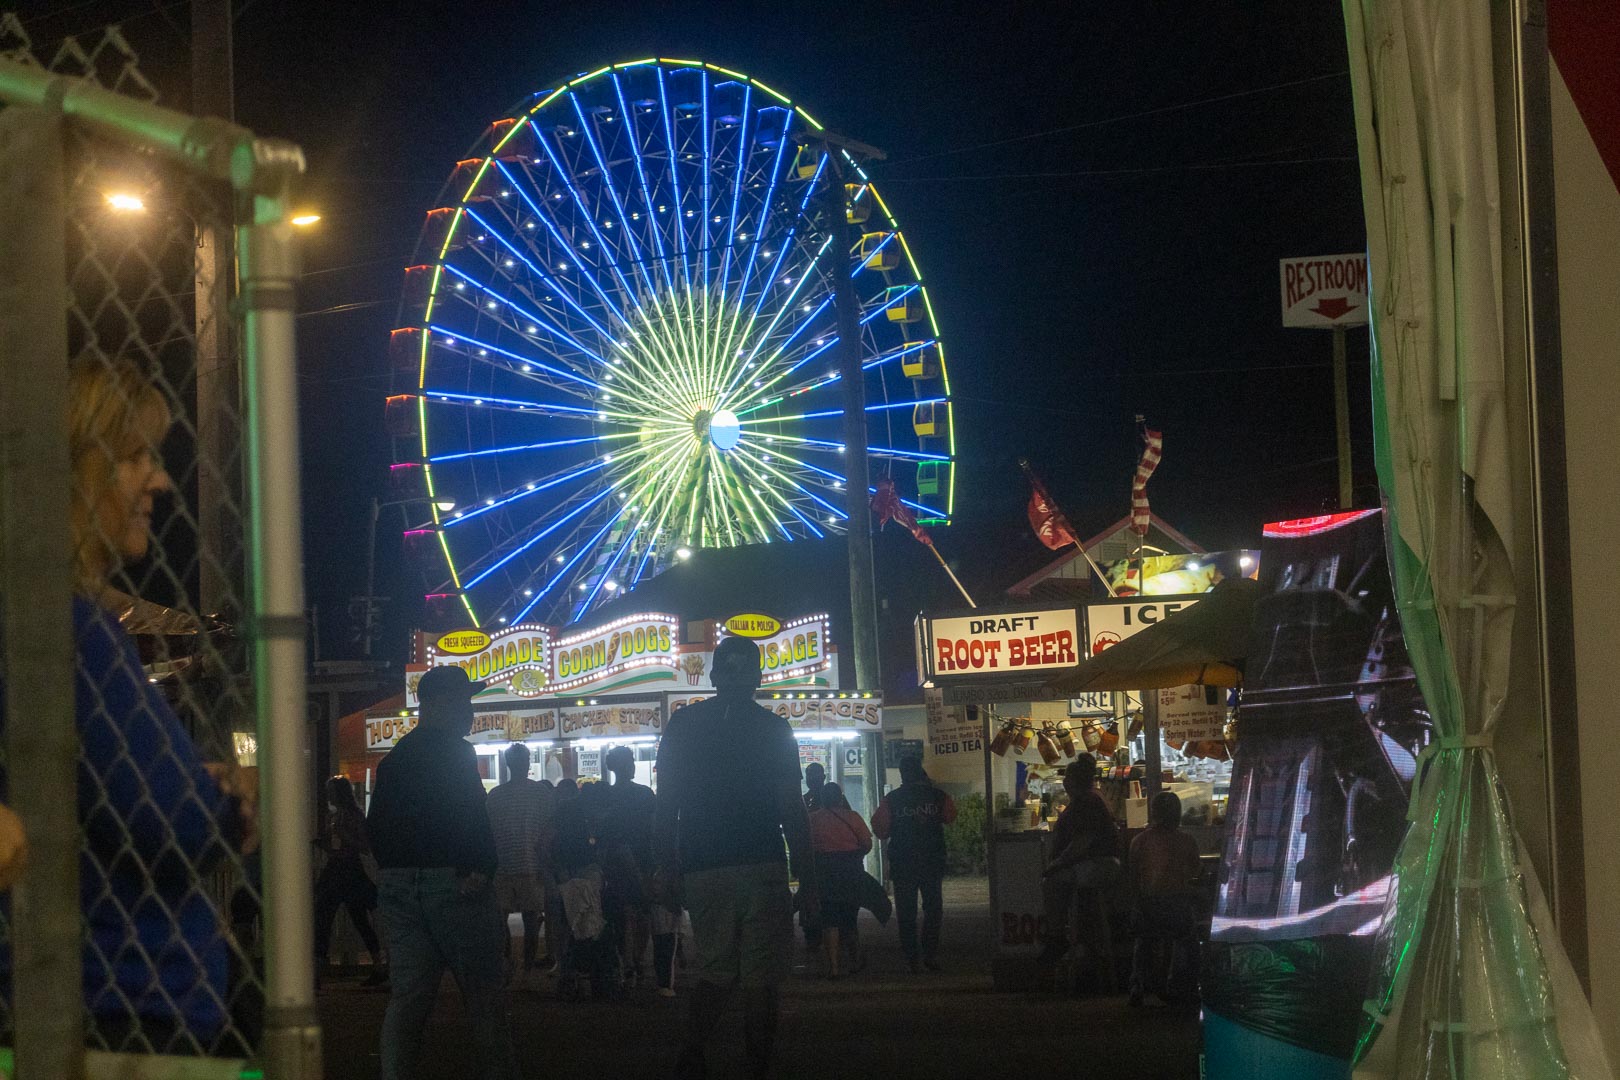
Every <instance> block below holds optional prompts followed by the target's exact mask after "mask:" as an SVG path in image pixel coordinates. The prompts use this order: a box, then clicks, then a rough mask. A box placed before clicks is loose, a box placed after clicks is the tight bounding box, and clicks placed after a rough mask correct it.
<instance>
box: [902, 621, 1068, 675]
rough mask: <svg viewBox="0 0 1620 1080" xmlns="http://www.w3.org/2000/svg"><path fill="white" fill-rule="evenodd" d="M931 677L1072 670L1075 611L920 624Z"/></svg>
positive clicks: (925, 657)
mask: <svg viewBox="0 0 1620 1080" xmlns="http://www.w3.org/2000/svg"><path fill="white" fill-rule="evenodd" d="M921 629H922V631H923V634H924V635H925V636H924V637H923V638H922V640H921V641H920V642H919V644H921V645H922V648H923V652H924V659H925V661H926V671H927V675H928V677H930V678H946V679H949V678H953V677H956V676H972V675H999V676H1002V677H1003V678H1005V677H1006V676H1008V675H1019V674H1023V673H1025V672H1048V671H1057V670H1061V669H1063V668H1071V667H1074V666H1075V664H1077V663H1079V662H1080V650H1081V646H1082V642H1081V637H1080V618H1079V615H1078V613H1077V612H1076V611H1075V609H1074V608H1046V609H1038V610H1033V611H1008V612H1000V613H995V614H989V613H986V614H978V613H974V614H971V615H963V616H952V617H949V618H939V619H925V620H923V625H922V627H921Z"/></svg>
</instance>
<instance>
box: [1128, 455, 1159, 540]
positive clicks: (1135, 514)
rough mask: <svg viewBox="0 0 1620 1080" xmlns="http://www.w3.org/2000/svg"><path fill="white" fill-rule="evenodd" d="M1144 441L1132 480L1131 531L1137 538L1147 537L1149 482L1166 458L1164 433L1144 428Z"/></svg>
mask: <svg viewBox="0 0 1620 1080" xmlns="http://www.w3.org/2000/svg"><path fill="white" fill-rule="evenodd" d="M1142 441H1143V443H1145V444H1146V445H1144V446H1143V447H1142V459H1141V460H1140V461H1138V462H1137V463H1136V476H1135V477H1133V478H1132V479H1131V531H1132V532H1134V533H1135V534H1136V535H1137V536H1146V535H1147V531H1148V522H1149V511H1148V497H1147V482H1148V478H1149V477H1151V476H1152V475H1153V470H1154V469H1157V468H1158V467H1159V459H1160V458H1161V457H1163V456H1164V433H1163V432H1161V431H1154V430H1153V429H1152V428H1143V429H1142Z"/></svg>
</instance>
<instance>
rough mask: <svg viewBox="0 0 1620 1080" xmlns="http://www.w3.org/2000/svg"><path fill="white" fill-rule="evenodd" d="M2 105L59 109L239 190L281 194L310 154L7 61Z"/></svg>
mask: <svg viewBox="0 0 1620 1080" xmlns="http://www.w3.org/2000/svg"><path fill="white" fill-rule="evenodd" d="M0 101H4V102H6V103H7V104H10V105H36V106H46V107H49V108H55V109H59V110H60V111H61V113H62V115H64V116H67V117H69V118H70V119H72V120H74V121H75V122H76V123H78V124H79V125H81V126H83V127H84V128H86V129H88V130H90V131H92V132H95V133H98V134H101V135H106V136H108V137H111V138H114V139H117V140H119V141H121V142H129V143H133V144H135V145H137V146H140V147H142V148H144V149H148V150H153V151H156V152H157V153H160V154H164V155H166V156H168V157H171V158H175V159H177V160H179V161H180V162H181V163H183V164H184V165H186V166H187V167H188V168H190V169H193V170H195V171H196V172H199V173H201V174H203V175H205V176H209V177H212V178H213V179H215V180H226V181H229V182H230V184H231V185H232V186H233V187H235V188H236V189H237V190H239V191H255V192H257V191H272V192H279V190H280V188H281V187H282V186H283V185H284V183H285V182H286V180H287V179H288V178H289V177H291V176H293V175H296V174H298V173H302V172H303V171H304V152H303V151H302V150H300V149H299V148H298V147H297V146H295V145H294V144H292V143H290V142H286V141H284V140H281V139H261V138H259V137H257V136H256V135H254V134H253V132H251V131H249V130H248V129H247V128H244V127H238V126H237V125H235V124H231V123H227V122H226V121H224V120H217V119H214V118H211V117H204V118H200V119H199V118H198V117H194V116H188V115H187V114H185V113H182V112H176V111H175V110H173V109H165V108H163V107H162V106H161V105H153V104H151V103H149V102H145V101H139V100H137V99H135V98H131V97H125V96H124V95H123V94H117V93H114V92H113V91H111V90H104V89H102V88H101V87H99V86H97V85H96V84H95V83H92V82H90V81H88V80H86V79H78V78H74V77H73V76H70V75H54V74H52V73H50V72H48V71H44V70H42V69H40V68H36V67H28V66H26V65H24V64H19V63H17V62H16V61H15V60H0Z"/></svg>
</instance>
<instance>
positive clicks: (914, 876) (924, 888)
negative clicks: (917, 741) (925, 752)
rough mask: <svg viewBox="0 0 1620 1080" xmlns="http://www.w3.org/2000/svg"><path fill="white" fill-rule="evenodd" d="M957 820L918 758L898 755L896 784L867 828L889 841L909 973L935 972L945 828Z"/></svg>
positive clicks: (941, 909) (941, 915)
mask: <svg viewBox="0 0 1620 1080" xmlns="http://www.w3.org/2000/svg"><path fill="white" fill-rule="evenodd" d="M955 820H956V803H955V802H954V801H952V799H951V797H950V796H949V795H947V794H945V793H944V792H943V791H941V790H940V789H939V788H937V787H935V786H934V783H933V781H931V780H930V779H928V774H927V773H926V772H924V771H923V765H922V761H921V760H920V759H919V758H914V757H907V758H901V759H900V786H899V787H897V788H895V789H894V790H893V791H891V792H889V793H888V794H887V795H885V796H883V801H882V802H881V803H879V804H878V808H877V813H875V814H873V815H872V832H873V833H874V834H875V835H876V836H877V838H878V839H879V840H887V841H888V843H889V867H890V869H891V870H892V871H893V872H894V906H895V914H896V916H897V920H896V921H897V922H898V923H899V925H900V948H901V950H902V951H903V952H904V953H905V954H906V962H907V963H908V964H910V965H911V970H912V971H913V972H916V971H919V970H921V969H922V968H924V967H926V968H927V969H928V970H929V971H938V970H939V959H938V953H939V928H940V923H941V921H942V920H943V918H944V911H945V897H944V881H945V826H947V825H949V824H950V823H951V822H953V821H955ZM919 895H920V896H921V897H922V912H923V921H922V940H921V942H920V943H919V942H918V939H917V898H918V896H919Z"/></svg>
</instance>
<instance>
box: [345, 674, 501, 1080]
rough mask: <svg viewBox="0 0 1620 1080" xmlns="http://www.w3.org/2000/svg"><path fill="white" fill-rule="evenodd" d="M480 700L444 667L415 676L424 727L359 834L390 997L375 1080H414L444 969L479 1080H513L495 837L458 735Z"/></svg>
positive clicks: (396, 762)
mask: <svg viewBox="0 0 1620 1080" xmlns="http://www.w3.org/2000/svg"><path fill="white" fill-rule="evenodd" d="M482 689H484V684H483V683H481V682H474V681H472V680H471V679H469V678H468V677H467V673H466V672H465V671H463V670H462V669H461V668H459V667H456V666H453V665H445V666H441V667H435V668H432V669H431V670H429V671H428V672H427V673H426V674H425V675H423V676H422V679H421V681H420V682H419V683H418V684H417V689H416V696H417V699H418V701H419V702H420V705H421V719H420V720H419V722H418V723H417V725H416V727H415V728H414V729H412V730H411V731H410V732H409V733H407V734H406V735H405V737H404V738H402V739H400V740H399V742H398V744H397V745H395V747H394V749H393V750H391V751H390V752H389V754H388V756H387V757H385V758H384V759H383V762H382V764H381V765H380V766H378V768H377V788H376V790H375V791H374V792H373V793H372V796H371V813H370V814H369V815H368V816H367V818H366V824H367V826H368V828H369V831H370V833H371V846H372V851H373V852H374V853H375V855H376V857H377V865H378V867H379V869H380V870H381V881H380V882H379V883H378V888H377V902H378V906H379V908H381V910H382V917H383V927H384V929H385V931H386V938H387V941H388V951H389V964H390V972H389V974H390V978H391V981H392V992H391V994H390V996H389V999H388V1012H387V1014H386V1016H384V1018H383V1033H382V1076H383V1080H414V1078H415V1077H417V1076H418V1061H419V1059H420V1057H421V1051H422V1032H423V1030H424V1029H425V1028H426V1026H427V1019H428V1014H429V1013H431V1012H432V1011H433V1001H434V999H435V998H436V997H437V996H438V993H439V981H440V979H441V978H442V977H443V975H444V972H445V969H447V968H448V969H449V971H450V973H451V975H453V976H455V980H456V985H457V986H458V987H460V989H461V997H462V1000H463V1001H464V1002H465V1003H466V1007H467V1011H468V1013H469V1014H470V1016H471V1019H472V1029H473V1049H474V1052H475V1055H476V1058H477V1062H478V1070H477V1072H476V1074H474V1075H476V1076H478V1077H479V1078H480V1080H517V1075H518V1072H517V1062H516V1058H515V1055H514V1053H513V1050H512V1032H511V1025H510V1021H509V1020H508V1017H507V1012H506V989H505V986H504V970H503V968H504V963H505V958H506V950H507V932H506V919H505V918H504V917H503V916H502V915H501V914H500V912H499V910H498V909H497V908H496V906H495V894H494V891H493V890H492V889H491V888H490V881H491V880H492V879H493V878H494V876H495V867H496V858H495V836H494V833H492V832H491V831H490V827H489V815H488V812H487V810H486V809H485V800H484V784H483V781H482V780H481V779H480V778H479V775H478V758H477V756H476V755H475V754H474V752H473V748H472V744H471V743H469V742H468V741H467V733H468V732H469V731H470V730H471V729H472V719H473V709H472V699H473V695H474V694H477V693H478V692H479V691H480V690H482Z"/></svg>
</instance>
